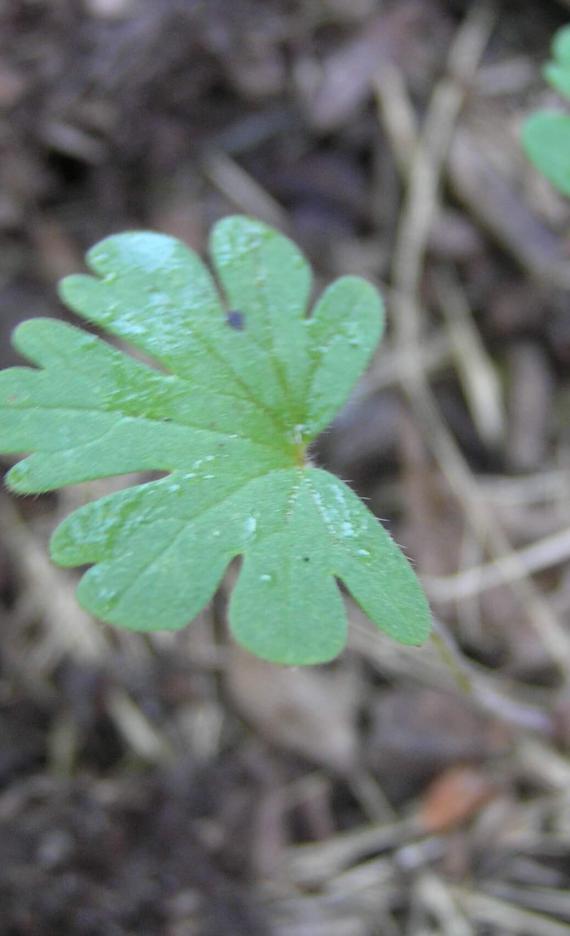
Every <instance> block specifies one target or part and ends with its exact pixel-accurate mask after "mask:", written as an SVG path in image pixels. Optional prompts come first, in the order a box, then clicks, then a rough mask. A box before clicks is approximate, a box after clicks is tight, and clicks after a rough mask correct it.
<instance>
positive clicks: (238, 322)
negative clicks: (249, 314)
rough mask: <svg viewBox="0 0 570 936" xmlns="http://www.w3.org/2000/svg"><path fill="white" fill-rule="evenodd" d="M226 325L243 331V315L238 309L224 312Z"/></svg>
mask: <svg viewBox="0 0 570 936" xmlns="http://www.w3.org/2000/svg"><path fill="white" fill-rule="evenodd" d="M226 325H229V326H230V328H235V330H236V331H243V330H244V328H245V316H244V314H243V312H240V311H239V310H238V309H230V311H229V312H226Z"/></svg>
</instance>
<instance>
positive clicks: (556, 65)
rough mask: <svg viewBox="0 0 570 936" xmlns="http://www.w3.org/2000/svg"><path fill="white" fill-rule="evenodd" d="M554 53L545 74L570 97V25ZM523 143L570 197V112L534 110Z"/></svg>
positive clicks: (560, 35)
mask: <svg viewBox="0 0 570 936" xmlns="http://www.w3.org/2000/svg"><path fill="white" fill-rule="evenodd" d="M552 56H553V61H551V62H548V63H547V64H546V65H545V67H544V77H545V78H546V79H547V81H548V82H549V83H550V84H551V85H552V87H553V88H555V89H556V91H558V92H559V94H561V95H563V96H564V97H567V98H570V26H565V27H563V28H562V29H559V30H558V32H557V33H556V35H555V37H554V41H553V43H552ZM522 144H523V147H524V150H525V152H526V155H527V156H528V158H529V159H530V160H531V162H532V163H533V164H534V165H535V166H536V168H537V169H538V170H539V171H540V172H542V174H543V175H545V176H546V178H547V179H548V180H549V181H550V182H552V184H553V185H554V186H556V188H557V189H558V190H559V191H560V192H562V194H563V195H567V196H569V197H570V116H568V115H567V114H563V113H558V112H555V111H552V112H551V111H539V112H538V113H536V114H532V115H531V116H530V117H528V118H527V119H526V120H525V122H524V124H523V128H522Z"/></svg>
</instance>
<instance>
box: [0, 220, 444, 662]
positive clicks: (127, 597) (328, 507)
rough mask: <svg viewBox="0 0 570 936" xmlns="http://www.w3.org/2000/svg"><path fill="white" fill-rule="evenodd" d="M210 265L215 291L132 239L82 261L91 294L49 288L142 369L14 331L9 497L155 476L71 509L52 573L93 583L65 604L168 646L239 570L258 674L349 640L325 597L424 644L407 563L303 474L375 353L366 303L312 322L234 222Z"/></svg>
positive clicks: (375, 318) (182, 263) (358, 301)
mask: <svg viewBox="0 0 570 936" xmlns="http://www.w3.org/2000/svg"><path fill="white" fill-rule="evenodd" d="M210 250H211V257H212V265H213V269H214V271H215V274H216V277H217V280H218V282H219V284H220V286H219V287H218V286H217V285H216V281H215V280H214V277H213V276H212V274H211V273H210V272H209V270H208V269H207V267H206V266H205V265H204V264H203V262H202V261H201V260H200V259H199V258H198V257H197V256H196V255H195V254H194V253H193V252H192V251H191V250H189V249H188V248H186V247H185V246H183V245H182V244H180V243H179V242H178V241H176V240H174V239H173V238H170V237H166V236H165V235H161V234H154V233H140V232H133V233H127V234H121V235H116V236H113V237H110V238H108V239H107V240H105V241H103V242H102V243H100V244H98V245H97V246H96V247H94V248H93V249H92V250H91V251H90V252H89V254H88V258H87V260H88V265H89V267H90V268H91V271H92V272H93V274H95V275H94V276H72V277H68V278H67V279H65V280H64V281H63V283H62V285H61V295H62V297H63V299H64V301H65V302H66V303H67V304H68V305H69V306H70V307H71V308H72V309H73V310H74V311H75V312H76V313H77V314H78V315H80V316H82V317H83V318H84V319H86V320H87V321H88V322H91V323H94V324H96V325H98V326H99V327H100V328H102V329H104V330H105V331H106V332H108V333H109V334H110V335H113V336H115V337H116V338H119V339H122V340H124V341H126V342H128V343H129V345H131V346H133V347H134V348H137V349H138V350H139V352H142V353H143V355H144V356H145V359H144V360H139V359H135V358H134V357H132V356H130V355H128V354H125V353H124V352H123V351H122V350H119V349H118V348H116V347H114V346H112V345H111V344H109V343H108V342H106V341H104V340H103V339H101V338H99V337H96V336H94V335H92V334H87V333H86V332H84V331H82V330H80V329H77V328H75V327H72V326H70V325H66V324H63V323H61V322H56V321H52V320H49V319H36V320H32V321H29V322H25V323H24V324H23V325H21V326H20V327H19V328H18V329H17V330H16V332H15V335H14V344H15V346H16V347H17V348H18V350H19V351H20V352H21V353H22V354H23V355H24V356H25V357H26V358H27V359H28V360H29V361H30V362H31V363H32V364H34V365H36V367H19V368H11V369H9V370H7V371H4V372H2V373H0V451H3V452H6V453H16V454H19V453H25V452H31V453H32V454H31V455H29V456H28V457H27V458H25V459H24V460H23V461H21V462H19V464H17V465H15V466H14V467H13V468H12V469H11V471H10V472H9V473H8V476H7V482H8V485H9V486H10V487H11V488H12V489H13V490H15V491H18V492H20V493H34V492H41V491H48V490H52V489H54V488H57V487H60V486H63V485H67V484H76V483H79V482H82V481H86V480H89V479H95V478H100V477H105V476H110V475H120V474H125V473H128V472H133V471H159V472H165V473H166V476H165V477H163V478H160V479H159V480H154V481H149V482H147V483H144V484H140V485H138V486H135V487H131V488H127V489H125V490H121V491H119V492H116V493H113V494H111V495H109V496H107V497H104V498H102V499H100V500H97V501H94V502H92V503H89V504H87V505H85V506H84V507H81V508H80V509H78V510H76V511H75V512H74V513H72V514H71V515H70V516H69V517H68V518H67V519H66V520H65V521H64V522H63V523H62V524H61V525H60V526H59V527H58V529H57V530H56V532H55V533H54V535H53V538H52V542H51V553H52V557H53V559H54V560H55V561H56V562H58V563H59V564H61V565H65V566H78V565H90V566H91V568H90V569H89V570H88V571H87V572H86V573H85V574H84V576H83V578H82V579H81V581H80V584H79V586H78V596H79V600H80V602H81V604H82V605H83V606H84V607H85V608H87V609H88V610H89V611H91V612H92V613H94V614H95V615H97V616H98V617H100V618H101V619H102V620H105V621H108V622H110V623H113V624H116V625H119V626H123V627H128V628H132V629H136V630H157V629H164V628H170V629H176V628H180V627H182V626H184V625H185V624H186V623H187V622H188V621H189V620H191V619H192V618H193V617H195V616H196V614H198V612H199V611H200V610H201V609H202V608H203V607H204V606H205V605H206V604H207V603H208V601H209V600H210V599H211V597H212V595H213V594H214V592H215V590H216V588H217V586H218V584H219V582H220V580H221V578H222V576H223V575H224V572H225V570H226V568H227V566H228V564H229V563H230V562H231V561H232V560H233V559H234V558H236V557H238V556H241V557H243V563H242V568H241V571H240V574H239V578H238V582H237V585H236V587H235V589H234V592H233V595H232V599H231V602H230V610H229V618H230V627H231V630H232V632H233V634H234V636H235V638H236V639H237V640H238V641H239V642H240V643H241V644H242V645H243V646H245V647H247V648H249V649H250V650H251V651H252V652H254V653H256V654H257V655H258V656H261V657H263V658H265V659H268V660H273V661H275V662H279V663H287V664H310V663H320V662H324V661H327V660H330V659H332V658H333V657H335V656H336V655H337V654H338V653H339V652H340V650H341V649H342V647H343V646H344V643H345V640H346V614H345V610H344V605H343V601H342V597H341V593H340V591H339V587H338V582H339V581H340V582H343V583H344V585H345V586H346V588H347V589H348V590H349V591H350V592H351V593H352V595H353V597H354V599H355V600H356V601H357V602H358V603H359V604H360V606H361V607H362V608H363V609H364V611H365V612H366V613H367V614H368V615H369V616H370V617H371V618H372V620H374V621H375V622H376V624H377V625H378V626H379V627H381V628H382V629H384V630H385V631H386V632H387V633H389V634H391V635H392V636H393V637H395V638H396V639H397V640H400V641H401V642H403V643H411V644H416V643H421V642H422V641H423V640H424V639H425V638H426V636H427V634H428V631H429V626H430V617H429V610H428V607H427V603H426V601H425V598H424V596H423V593H422V591H421V588H420V586H419V583H418V581H417V579H416V577H415V575H414V573H413V571H412V569H411V567H410V565H409V563H408V562H407V560H406V559H405V557H404V556H403V554H402V553H401V551H400V550H399V549H398V547H397V546H396V545H395V544H394V543H393V541H392V540H391V539H390V537H389V535H388V534H387V533H386V531H385V530H384V529H383V527H382V526H381V525H380V524H379V522H378V521H377V520H376V519H375V518H374V517H373V515H372V514H371V513H370V512H369V511H368V510H367V508H366V507H364V505H363V504H362V502H361V501H360V500H359V499H358V498H357V497H356V495H355V494H353V492H352V491H350V489H349V488H348V487H347V486H346V485H345V484H344V483H343V482H341V481H339V480H338V479H337V478H334V477H333V476H332V475H330V474H328V473H327V472H325V471H322V470H319V469H316V468H313V467H312V466H311V464H310V462H309V460H308V459H307V458H306V456H305V450H306V446H307V444H309V443H310V442H311V441H312V440H313V439H314V438H315V437H316V435H317V434H318V432H320V431H321V430H322V429H323V428H324V427H325V426H326V425H327V424H328V423H329V422H330V420H331V419H332V418H333V416H334V414H335V412H336V411H337V410H338V408H339V407H340V406H341V405H342V404H343V403H344V401H345V400H346V399H347V397H348V394H349V393H350V390H351V389H352V387H353V385H354V383H355V381H356V380H357V379H358V376H359V375H360V373H361V372H362V370H363V369H364V367H365V366H366V365H367V363H368V361H369V359H370V356H371V354H372V353H373V350H374V348H375V346H376V344H377V341H378V339H379V337H380V333H381V329H382V308H381V303H380V299H379V297H378V295H377V293H376V291H375V290H374V289H373V288H372V286H370V284H368V283H366V282H365V281H363V280H360V279H358V278H356V277H344V278H342V279H340V280H338V281H337V282H336V283H334V284H332V286H330V287H329V288H328V289H327V290H326V291H325V292H324V294H323V295H322V296H321V298H320V299H319V300H318V302H317V303H316V305H315V308H314V311H313V314H312V316H309V315H307V302H308V296H309V292H310V287H311V274H310V270H309V267H308V264H307V263H306V261H305V259H304V258H303V256H302V255H301V254H300V252H299V251H298V250H297V248H296V247H295V246H294V245H293V244H292V243H291V242H290V241H289V240H288V239H287V238H285V237H283V236H282V235H280V234H278V233H277V232H276V231H273V230H272V229H270V228H268V227H266V226H265V225H263V224H261V223H260V222H257V221H254V220H252V219H248V218H244V217H232V218H226V219H225V220H223V221H221V222H220V223H219V224H218V225H216V227H215V228H214V231H213V234H212V238H211V246H210Z"/></svg>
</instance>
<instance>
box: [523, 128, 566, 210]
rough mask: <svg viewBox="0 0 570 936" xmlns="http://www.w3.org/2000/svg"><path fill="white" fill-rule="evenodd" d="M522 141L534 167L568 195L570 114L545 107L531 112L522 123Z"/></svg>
mask: <svg viewBox="0 0 570 936" xmlns="http://www.w3.org/2000/svg"><path fill="white" fill-rule="evenodd" d="M523 145H524V148H525V151H526V154H527V156H528V157H529V159H530V160H531V161H532V162H533V163H534V165H535V166H536V167H537V169H540V171H541V172H542V173H543V175H545V176H546V178H547V179H548V180H549V181H550V182H552V184H553V185H555V186H556V188H557V189H559V190H560V191H561V192H562V193H563V195H568V196H570V117H569V116H566V115H565V114H557V113H550V112H548V111H544V112H539V113H537V114H533V115H532V116H531V117H529V118H528V119H527V120H526V121H525V124H524V127H523Z"/></svg>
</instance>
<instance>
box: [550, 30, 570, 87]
mask: <svg viewBox="0 0 570 936" xmlns="http://www.w3.org/2000/svg"><path fill="white" fill-rule="evenodd" d="M552 55H553V59H554V61H552V62H548V64H547V65H546V66H545V68H544V76H545V78H546V79H547V80H548V81H549V82H550V84H551V85H552V87H553V88H555V89H556V90H557V91H558V92H559V93H560V94H562V95H563V96H564V97H568V98H570V26H564V27H563V28H562V29H559V30H558V32H557V33H556V36H555V37H554V42H553V43H552Z"/></svg>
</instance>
